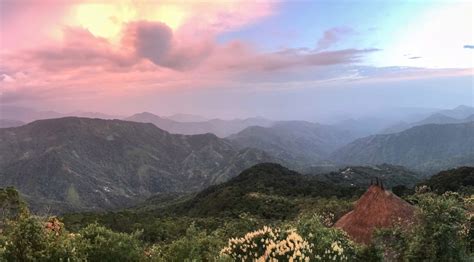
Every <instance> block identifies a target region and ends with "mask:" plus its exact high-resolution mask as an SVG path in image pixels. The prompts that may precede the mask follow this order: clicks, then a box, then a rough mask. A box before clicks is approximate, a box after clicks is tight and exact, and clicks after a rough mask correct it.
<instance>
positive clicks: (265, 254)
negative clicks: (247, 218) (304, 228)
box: [221, 227, 312, 261]
mask: <svg viewBox="0 0 474 262" xmlns="http://www.w3.org/2000/svg"><path fill="white" fill-rule="evenodd" d="M311 254H312V248H311V245H310V244H309V243H308V242H307V241H305V240H304V239H303V238H302V237H301V236H300V235H298V233H296V231H295V230H288V231H282V230H280V229H272V228H270V227H263V228H262V229H260V230H257V231H253V232H249V233H247V234H246V235H245V236H244V237H242V238H231V239H229V243H228V245H227V246H226V247H225V248H223V249H222V250H221V255H222V256H228V257H230V258H232V259H233V260H235V261H310V256H311Z"/></svg>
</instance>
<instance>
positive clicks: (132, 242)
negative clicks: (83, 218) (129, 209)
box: [78, 224, 144, 262]
mask: <svg viewBox="0 0 474 262" xmlns="http://www.w3.org/2000/svg"><path fill="white" fill-rule="evenodd" d="M79 235H80V237H81V238H82V241H81V243H80V245H79V246H78V248H79V249H80V250H81V252H83V253H84V254H85V255H86V258H87V260H88V261H111V262H112V261H141V260H143V259H144V253H143V248H142V243H141V242H140V240H139V239H138V236H139V233H134V234H126V233H117V232H114V231H112V230H110V229H107V228H105V227H103V226H100V225H98V224H91V225H89V226H87V227H86V228H84V229H82V230H80V231H79Z"/></svg>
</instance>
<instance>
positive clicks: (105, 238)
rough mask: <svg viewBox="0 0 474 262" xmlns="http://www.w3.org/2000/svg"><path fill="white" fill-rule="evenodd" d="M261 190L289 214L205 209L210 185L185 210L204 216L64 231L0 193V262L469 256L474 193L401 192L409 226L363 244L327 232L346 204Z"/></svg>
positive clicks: (94, 223)
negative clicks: (410, 215) (411, 208)
mask: <svg viewBox="0 0 474 262" xmlns="http://www.w3.org/2000/svg"><path fill="white" fill-rule="evenodd" d="M275 181H279V180H275ZM237 182H239V183H240V184H242V183H244V184H245V186H244V187H239V186H236V184H235V183H234V184H230V185H231V187H229V188H230V189H232V192H236V193H235V194H234V193H233V194H226V196H229V195H231V196H234V195H235V196H237V195H242V196H243V197H245V196H248V195H249V194H252V192H250V188H251V186H250V185H248V186H247V181H246V180H243V181H237ZM272 183H273V184H272V185H275V184H276V182H272ZM284 186H286V187H288V186H287V185H284ZM259 187H261V190H260V191H259V194H258V195H250V196H251V197H253V198H254V199H257V200H256V203H257V204H258V206H259V207H261V206H264V207H265V209H263V210H264V211H265V210H268V211H269V212H270V211H271V206H272V205H273V203H274V202H273V201H271V200H272V198H274V197H276V196H277V197H279V198H282V199H285V200H286V201H287V202H285V203H286V204H285V205H282V206H279V210H280V209H281V210H283V211H285V212H287V214H291V215H285V216H281V217H279V216H277V215H276V213H268V212H267V211H265V212H264V213H262V209H260V208H255V206H253V205H252V201H249V202H246V203H247V204H246V205H244V206H238V207H237V208H234V209H232V213H231V214H228V215H223V214H224V213H222V212H221V209H219V208H217V209H212V208H213V206H212V204H211V203H217V202H218V201H221V200H219V199H220V198H218V197H216V196H218V195H219V194H222V193H221V192H228V191H226V190H227V188H225V190H221V189H222V188H214V189H213V190H214V191H212V192H211V193H212V194H207V195H201V197H200V198H199V201H200V202H194V203H192V204H193V205H190V207H192V208H193V209H194V210H197V209H196V207H198V206H204V207H209V209H206V212H204V213H200V212H196V213H195V211H192V213H184V214H183V213H181V212H182V210H181V209H178V208H176V206H175V207H174V209H175V210H178V211H179V212H177V213H174V214H173V213H166V212H164V213H160V212H161V211H163V210H164V209H160V210H127V211H121V212H109V213H104V214H85V213H83V214H71V215H67V216H65V217H63V218H60V219H61V220H62V221H64V224H63V223H62V222H61V221H60V220H59V219H58V218H56V217H48V216H35V215H32V214H30V212H29V211H28V209H27V208H26V205H25V204H24V202H23V201H22V200H21V199H20V197H19V194H18V192H16V191H15V190H14V189H13V188H6V189H0V214H1V217H0V261H172V262H173V261H176V262H181V261H235V260H238V261H255V260H258V261H385V260H388V261H472V260H473V259H474V256H473V251H474V230H472V227H473V226H472V224H473V221H474V220H473V217H474V216H473V214H474V197H473V196H472V194H469V192H472V191H471V190H472V188H469V187H466V186H463V187H462V190H460V193H453V192H449V191H448V192H444V193H440V192H439V191H434V192H432V191H431V190H430V189H429V188H428V187H426V186H424V187H420V188H418V190H417V191H416V193H414V194H410V195H405V198H406V200H407V201H409V202H411V203H412V204H413V205H415V206H416V207H417V214H416V217H417V218H416V221H417V222H416V223H414V224H413V225H406V224H403V225H402V224H400V225H399V226H396V227H394V228H392V229H384V230H380V231H379V232H377V233H376V234H375V238H376V239H375V241H374V243H375V244H372V245H369V246H361V245H358V244H356V243H354V242H353V241H352V240H351V239H350V238H349V237H348V236H347V235H346V233H345V232H343V231H341V230H339V229H335V228H332V225H333V224H334V222H335V221H336V220H337V219H338V218H339V217H340V216H341V215H342V214H344V213H346V212H347V211H348V210H350V209H351V204H350V203H351V201H352V199H346V198H337V197H332V196H328V197H320V196H314V195H311V194H310V195H309V196H307V195H306V193H301V192H296V193H292V191H291V190H287V191H288V192H286V193H284V192H283V190H282V189H281V188H280V189H278V188H275V189H271V190H269V189H268V188H267V187H265V186H264V185H258V186H256V188H259ZM247 188H248V189H247ZM285 190H286V189H285ZM290 193H291V194H290ZM288 194H290V195H288ZM208 196H212V197H208ZM236 199H237V197H236ZM203 200H205V201H203ZM274 200H276V199H274ZM232 201H234V200H232ZM189 203H190V202H187V204H186V205H189ZM287 205H290V207H288V208H287V207H286V206H287ZM291 205H297V208H294V207H293V208H292V207H291ZM286 208H287V209H286ZM222 210H225V209H222ZM208 211H209V212H208ZM210 211H212V212H210ZM214 212H215V213H214ZM271 212H274V211H271ZM203 214H204V215H203ZM215 214H219V216H218V215H215ZM269 214H271V215H269ZM221 215H222V216H221Z"/></svg>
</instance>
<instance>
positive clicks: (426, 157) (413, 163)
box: [330, 122, 474, 172]
mask: <svg viewBox="0 0 474 262" xmlns="http://www.w3.org/2000/svg"><path fill="white" fill-rule="evenodd" d="M473 134H474V122H469V123H461V124H442V125H438V124H429V125H422V126H416V127H412V128H410V129H408V130H405V131H403V132H400V133H395V134H382V135H373V136H369V137H364V138H360V139H357V140H355V141H354V142H352V143H350V144H348V145H346V146H344V147H342V148H340V149H338V150H336V151H335V152H334V153H332V155H331V157H330V159H331V160H333V161H334V162H336V163H344V164H355V165H359V164H362V165H375V164H382V163H389V164H393V165H403V166H406V167H408V168H413V169H417V170H423V171H424V172H434V171H439V170H441V169H446V168H452V167H456V166H461V165H474V135H473Z"/></svg>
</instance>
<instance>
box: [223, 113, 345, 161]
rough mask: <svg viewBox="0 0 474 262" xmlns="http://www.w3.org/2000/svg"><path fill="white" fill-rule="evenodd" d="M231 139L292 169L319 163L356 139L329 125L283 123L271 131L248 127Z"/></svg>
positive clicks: (298, 122) (242, 146)
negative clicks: (262, 152) (278, 160)
mask: <svg viewBox="0 0 474 262" xmlns="http://www.w3.org/2000/svg"><path fill="white" fill-rule="evenodd" d="M228 139H229V140H230V141H232V142H233V143H234V144H235V145H237V146H238V147H240V148H246V147H251V148H257V149H260V150H263V151H265V152H267V153H269V154H270V155H272V156H273V157H275V158H277V159H280V160H282V161H284V162H285V163H286V164H287V165H289V166H290V167H292V168H301V167H308V166H311V165H316V164H318V163H320V162H321V161H322V160H324V159H326V158H327V157H328V156H329V154H330V153H332V152H333V151H334V150H335V149H337V148H339V147H341V146H343V145H345V144H347V143H349V142H351V141H352V140H353V139H354V136H353V135H352V134H351V133H350V132H349V131H345V130H340V129H338V128H335V127H332V126H328V125H321V124H316V123H311V122H306V121H281V122H275V123H274V124H273V125H272V126H271V127H262V126H251V127H247V128H246V129H244V130H242V131H240V132H239V133H237V134H234V135H231V136H229V137H228Z"/></svg>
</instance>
